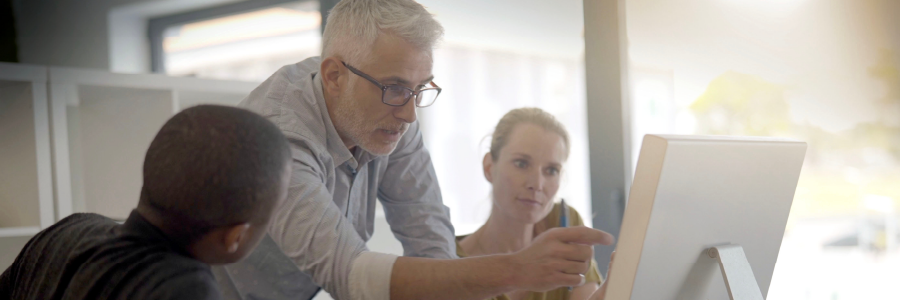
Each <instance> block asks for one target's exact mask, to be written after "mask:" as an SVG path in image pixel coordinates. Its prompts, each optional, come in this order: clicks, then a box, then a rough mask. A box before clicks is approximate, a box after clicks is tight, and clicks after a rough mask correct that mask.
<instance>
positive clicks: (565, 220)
mask: <svg viewBox="0 0 900 300" xmlns="http://www.w3.org/2000/svg"><path fill="white" fill-rule="evenodd" d="M559 227H563V228H566V227H569V207H568V206H567V205H566V199H560V201H559ZM569 291H570V292H571V291H572V287H571V286H570V287H569Z"/></svg>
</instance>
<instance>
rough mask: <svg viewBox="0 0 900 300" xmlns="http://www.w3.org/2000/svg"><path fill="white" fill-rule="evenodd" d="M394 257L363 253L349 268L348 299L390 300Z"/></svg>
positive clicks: (376, 253)
mask: <svg viewBox="0 0 900 300" xmlns="http://www.w3.org/2000/svg"><path fill="white" fill-rule="evenodd" d="M396 260H397V256H396V255H391V254H385V253H378V252H370V251H363V252H362V253H360V254H359V256H357V257H356V259H355V260H354V261H353V265H352V266H351V267H350V298H351V299H353V300H390V299H391V271H392V270H393V269H394V262H395V261H396Z"/></svg>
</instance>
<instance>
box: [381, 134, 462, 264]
mask: <svg viewBox="0 0 900 300" xmlns="http://www.w3.org/2000/svg"><path fill="white" fill-rule="evenodd" d="M378 198H379V200H381V204H382V206H383V207H384V214H385V217H386V218H387V222H388V224H390V225H391V231H393V233H394V236H395V237H396V238H397V240H399V241H400V243H401V244H403V252H404V255H405V256H416V257H430V258H439V259H450V258H457V256H456V251H454V250H455V245H456V243H455V240H454V234H453V225H452V224H451V223H450V210H449V209H448V208H447V207H446V206H444V203H443V200H442V198H441V189H440V187H439V186H438V181H437V175H436V174H435V172H434V167H433V166H432V164H431V156H430V155H429V154H428V151H427V150H426V149H425V144H424V142H423V140H422V133H421V132H420V131H419V123H418V122H415V123H412V124H410V126H409V130H408V131H407V133H406V134H404V136H403V138H402V139H401V140H400V142H399V143H398V145H397V149H396V150H394V152H393V153H392V154H391V155H390V158H389V161H388V165H387V169H386V170H385V172H384V176H382V178H381V183H380V185H379V189H378Z"/></svg>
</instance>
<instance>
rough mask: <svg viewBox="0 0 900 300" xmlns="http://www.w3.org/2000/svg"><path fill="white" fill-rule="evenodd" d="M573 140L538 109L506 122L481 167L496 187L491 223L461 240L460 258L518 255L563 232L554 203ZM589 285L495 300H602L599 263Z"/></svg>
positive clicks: (572, 216)
mask: <svg viewBox="0 0 900 300" xmlns="http://www.w3.org/2000/svg"><path fill="white" fill-rule="evenodd" d="M569 148H570V146H569V134H568V132H567V131H566V129H565V128H564V127H563V125H562V124H560V123H559V122H558V121H557V120H556V119H555V118H554V117H553V116H552V115H550V114H549V113H547V112H545V111H543V110H541V109H539V108H519V109H514V110H512V111H510V112H509V113H507V114H506V115H505V116H503V118H502V119H500V122H499V123H498V124H497V127H496V128H495V130H494V133H493V135H492V136H491V148H490V152H488V153H486V154H485V155H484V160H483V162H482V164H483V167H484V177H485V179H487V181H488V182H490V183H491V186H492V193H491V197H492V202H493V205H492V209H491V215H490V217H489V218H488V220H487V222H486V223H485V224H484V225H482V226H481V227H480V228H479V229H478V230H477V231H475V232H474V233H472V234H470V235H467V236H459V237H457V239H456V241H457V254H458V255H459V256H460V257H472V256H484V255H493V254H506V253H514V252H517V251H519V250H522V249H524V248H525V247H527V246H528V245H529V244H530V243H531V241H532V240H533V239H535V238H536V237H537V236H538V235H540V234H541V233H543V232H544V231H546V230H548V229H550V228H553V227H558V226H559V220H560V213H561V209H562V206H561V205H560V204H559V203H554V202H555V201H554V200H553V199H554V197H555V196H556V192H557V191H558V190H559V184H560V174H561V172H562V171H563V165H564V163H565V161H566V159H567V158H568V156H569ZM567 210H568V218H569V221H568V223H569V224H570V226H583V225H584V223H583V222H582V220H581V217H580V216H579V215H578V213H577V212H576V211H575V210H574V209H572V208H567ZM583 275H584V279H585V283H584V284H583V285H581V286H578V287H574V288H573V289H571V290H570V289H569V288H566V287H562V288H557V289H554V290H550V291H546V292H532V291H526V290H519V291H513V292H510V293H506V294H504V295H499V296H497V297H495V298H494V299H497V300H519V299H525V300H565V299H579V300H582V299H592V297H593V299H601V297H602V295H601V294H602V293H596V294H597V295H594V294H595V292H597V291H598V290H599V289H600V286H601V283H602V279H601V277H600V273H599V272H598V270H597V265H596V262H595V261H593V260H591V264H590V268H589V269H588V270H587V272H586V273H583Z"/></svg>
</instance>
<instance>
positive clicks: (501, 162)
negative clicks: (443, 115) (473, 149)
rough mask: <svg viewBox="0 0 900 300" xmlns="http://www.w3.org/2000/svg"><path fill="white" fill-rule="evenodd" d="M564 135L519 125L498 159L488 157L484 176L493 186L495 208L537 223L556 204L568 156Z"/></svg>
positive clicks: (515, 217)
mask: <svg viewBox="0 0 900 300" xmlns="http://www.w3.org/2000/svg"><path fill="white" fill-rule="evenodd" d="M565 156H566V146H565V143H564V142H563V139H562V137H560V136H559V135H558V134H556V133H554V132H552V131H549V130H546V129H544V128H542V127H540V126H537V125H534V124H529V123H521V124H518V125H516V126H515V127H514V128H513V130H512V131H511V132H510V134H509V137H508V138H507V143H506V145H505V146H503V148H501V149H500V154H499V156H498V157H497V160H496V161H495V160H493V159H491V155H490V153H488V154H487V155H485V157H484V176H485V178H487V180H488V181H489V182H490V183H491V185H492V186H493V197H494V208H493V209H494V210H495V211H496V212H498V213H502V214H504V216H506V217H508V218H511V219H513V220H517V221H521V222H523V223H526V224H534V223H537V222H538V221H540V220H542V219H543V218H544V217H545V216H546V215H547V214H548V213H549V212H550V209H551V208H552V207H553V197H554V196H555V195H556V191H557V190H558V189H559V178H560V171H562V163H563V162H564V161H565V159H566V157H565Z"/></svg>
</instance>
